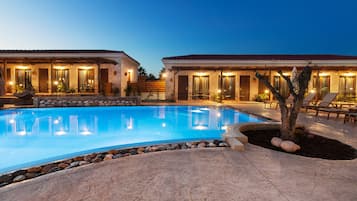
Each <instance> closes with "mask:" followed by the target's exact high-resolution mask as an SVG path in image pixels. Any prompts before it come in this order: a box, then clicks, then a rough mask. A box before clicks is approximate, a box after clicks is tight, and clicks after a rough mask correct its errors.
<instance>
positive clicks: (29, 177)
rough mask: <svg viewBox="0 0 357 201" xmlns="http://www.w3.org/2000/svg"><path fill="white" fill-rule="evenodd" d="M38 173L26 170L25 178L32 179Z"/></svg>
mask: <svg viewBox="0 0 357 201" xmlns="http://www.w3.org/2000/svg"><path fill="white" fill-rule="evenodd" d="M38 175H39V174H38V173H33V172H31V173H30V172H28V173H26V174H25V176H26V178H27V179H32V178H35V177H37V176H38Z"/></svg>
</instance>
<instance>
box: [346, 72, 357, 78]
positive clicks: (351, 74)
mask: <svg viewBox="0 0 357 201" xmlns="http://www.w3.org/2000/svg"><path fill="white" fill-rule="evenodd" d="M343 75H344V76H346V77H351V76H355V75H356V74H355V73H351V72H348V73H344V74H343Z"/></svg>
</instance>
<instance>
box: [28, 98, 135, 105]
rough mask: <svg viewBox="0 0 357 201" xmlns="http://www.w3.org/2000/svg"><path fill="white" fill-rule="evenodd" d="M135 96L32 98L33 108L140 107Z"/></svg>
mask: <svg viewBox="0 0 357 201" xmlns="http://www.w3.org/2000/svg"><path fill="white" fill-rule="evenodd" d="M140 103H141V99H140V97H137V96H132V97H117V96H36V97H33V105H34V106H35V107H80V106H115V105H140Z"/></svg>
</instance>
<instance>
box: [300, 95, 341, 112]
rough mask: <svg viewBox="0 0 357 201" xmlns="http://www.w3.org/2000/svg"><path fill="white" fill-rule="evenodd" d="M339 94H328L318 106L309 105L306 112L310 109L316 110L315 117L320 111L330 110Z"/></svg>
mask: <svg viewBox="0 0 357 201" xmlns="http://www.w3.org/2000/svg"><path fill="white" fill-rule="evenodd" d="M336 96H337V93H328V94H326V95H325V96H324V98H323V99H322V100H321V101H320V102H319V103H318V104H317V105H308V106H305V108H306V112H307V111H308V109H312V110H316V114H315V116H317V115H318V114H319V111H320V110H321V109H323V108H329V106H330V104H331V103H332V101H333V100H334V99H335V98H336Z"/></svg>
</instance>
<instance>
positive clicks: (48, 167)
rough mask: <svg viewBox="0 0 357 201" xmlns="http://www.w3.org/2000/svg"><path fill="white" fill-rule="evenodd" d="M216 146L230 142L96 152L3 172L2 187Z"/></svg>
mask: <svg viewBox="0 0 357 201" xmlns="http://www.w3.org/2000/svg"><path fill="white" fill-rule="evenodd" d="M215 147H229V144H228V143H227V142H225V141H222V140H201V141H194V142H183V143H171V144H161V145H152V146H143V147H135V148H126V149H112V150H109V151H105V152H97V153H96V152H95V153H91V154H86V155H81V156H76V157H73V158H69V159H64V160H58V161H54V162H51V163H47V164H44V165H40V166H34V167H30V168H25V169H20V170H16V171H13V172H9V173H5V174H2V175H0V188H1V187H4V186H7V185H9V184H12V183H16V182H21V181H24V180H28V179H32V178H35V177H39V176H42V175H45V174H49V173H52V172H57V171H60V170H64V169H70V168H74V167H79V166H83V165H88V164H91V163H98V162H101V161H106V160H113V159H117V158H122V157H127V156H131V155H137V154H144V153H150V152H158V151H169V150H180V149H195V148H215Z"/></svg>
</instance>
